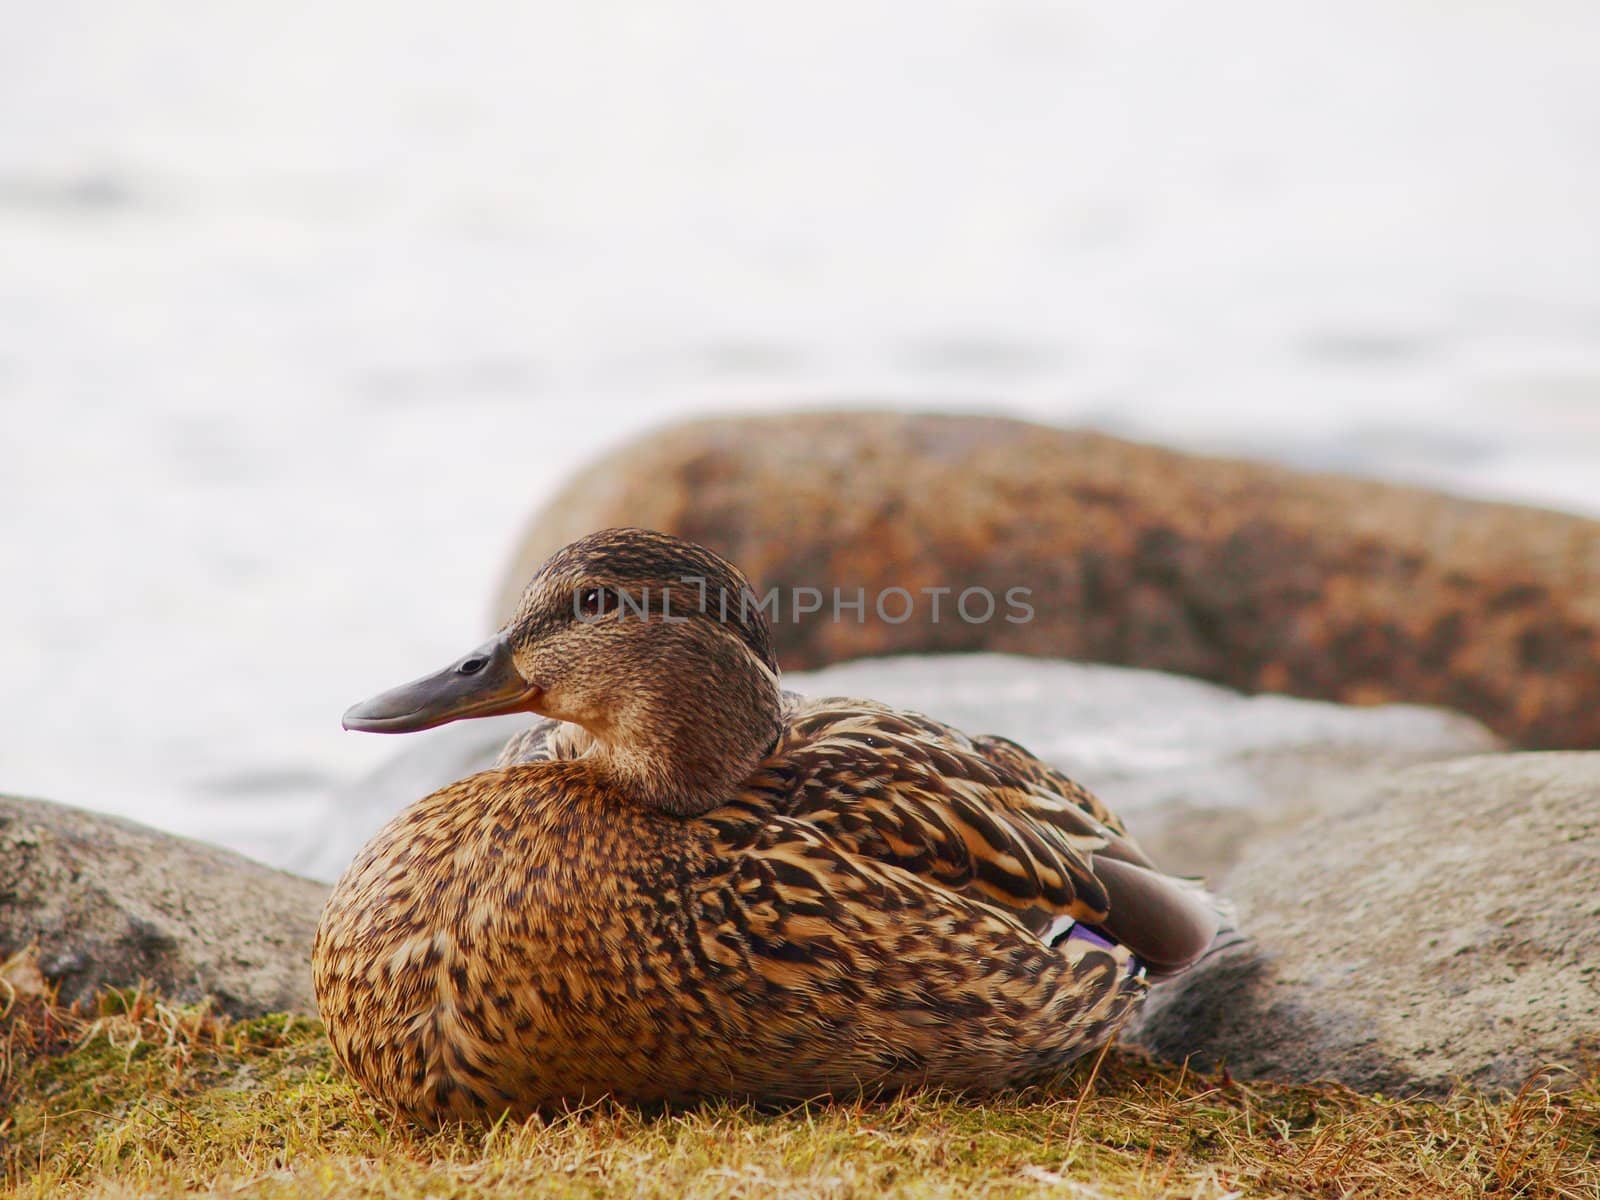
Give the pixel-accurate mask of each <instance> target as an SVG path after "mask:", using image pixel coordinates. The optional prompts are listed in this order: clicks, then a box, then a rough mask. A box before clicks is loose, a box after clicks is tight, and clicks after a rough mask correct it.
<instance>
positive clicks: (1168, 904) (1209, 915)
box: [1094, 855, 1244, 982]
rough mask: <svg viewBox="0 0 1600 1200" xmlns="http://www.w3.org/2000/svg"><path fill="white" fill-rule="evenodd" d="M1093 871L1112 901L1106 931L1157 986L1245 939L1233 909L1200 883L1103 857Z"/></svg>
mask: <svg viewBox="0 0 1600 1200" xmlns="http://www.w3.org/2000/svg"><path fill="white" fill-rule="evenodd" d="M1094 872H1095V876H1096V877H1097V878H1098V879H1099V880H1100V881H1101V882H1102V883H1103V884H1105V888H1106V893H1107V896H1108V897H1109V899H1110V902H1111V903H1110V913H1109V915H1108V916H1107V917H1106V920H1105V922H1104V924H1103V926H1102V927H1103V929H1104V931H1105V933H1106V934H1107V935H1109V936H1110V937H1111V938H1113V939H1114V940H1116V941H1118V942H1121V943H1122V944H1123V945H1124V946H1126V947H1128V949H1129V950H1131V951H1133V953H1134V954H1135V955H1136V956H1137V957H1138V958H1139V960H1140V961H1141V962H1143V963H1144V965H1145V967H1146V969H1147V972H1148V975H1149V978H1150V979H1151V981H1152V982H1158V981H1160V980H1162V979H1168V978H1170V977H1172V976H1174V975H1177V974H1180V973H1182V972H1183V971H1187V970H1188V969H1189V968H1190V967H1192V966H1194V965H1195V964H1196V963H1197V962H1199V961H1200V960H1201V959H1203V958H1205V957H1207V956H1208V955H1211V954H1214V953H1217V952H1218V951H1219V950H1221V949H1224V948H1225V947H1226V946H1231V945H1236V944H1237V943H1239V942H1241V941H1243V940H1244V935H1243V934H1242V933H1240V932H1239V927H1238V923H1237V921H1236V919H1235V916H1234V912H1233V907H1232V905H1230V904H1229V903H1228V902H1227V901H1225V900H1223V899H1221V898H1220V897H1217V896H1215V895H1213V894H1212V893H1211V892H1209V891H1207V890H1206V889H1205V887H1204V885H1202V884H1201V883H1200V882H1199V881H1197V880H1192V879H1180V878H1178V877H1176V876H1173V875H1163V874H1162V873H1160V872H1159V871H1153V870H1150V869H1148V868H1145V867H1141V866H1137V865H1135V864H1133V863H1129V862H1125V861H1122V860H1119V859H1114V858H1105V857H1101V856H1098V855H1097V856H1096V858H1095V863H1094Z"/></svg>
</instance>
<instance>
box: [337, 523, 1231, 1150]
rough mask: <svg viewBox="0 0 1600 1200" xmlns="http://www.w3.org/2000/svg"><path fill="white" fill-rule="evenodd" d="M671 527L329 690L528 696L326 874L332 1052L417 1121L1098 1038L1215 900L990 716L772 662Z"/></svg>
mask: <svg viewBox="0 0 1600 1200" xmlns="http://www.w3.org/2000/svg"><path fill="white" fill-rule="evenodd" d="M750 595H751V593H750V592H749V591H748V584H747V583H746V581H745V578H744V576H743V575H741V574H740V573H739V571H738V570H736V569H735V568H734V567H732V566H731V565H729V564H728V563H726V562H724V561H723V560H722V559H720V558H718V557H717V556H716V555H714V554H712V553H711V552H710V551H708V550H705V549H703V548H701V547H699V546H696V545H693V544H691V543H688V542H684V541H681V540H679V539H677V538H674V537H669V536H667V535H665V534H660V533H652V532H647V531H644V530H638V529H613V530H607V531H605V532H602V533H596V534H592V535H590V536H588V537H586V538H583V539H582V540H581V541H578V542H574V543H573V544H572V545H570V546H568V547H567V548H566V549H564V550H561V551H559V552H558V553H557V554H555V555H554V556H553V557H552V558H551V559H550V560H549V561H548V562H546V563H545V564H544V566H543V567H542V568H540V570H539V573H538V574H537V576H535V578H534V580H533V582H532V583H531V584H530V585H529V586H528V590H527V593H526V594H525V595H524V597H523V600H522V605H521V608H520V610H519V611H518V613H517V616H516V617H515V619H514V620H513V621H512V622H511V623H510V624H509V625H508V626H507V627H506V628H505V630H503V631H502V632H501V633H500V635H499V636H497V637H495V638H494V639H493V640H491V641H489V642H488V643H486V644H485V645H483V646H480V647H479V648H478V649H476V650H474V651H472V652H471V653H470V654H468V655H467V656H466V657H465V658H463V659H461V660H460V661H459V662H457V663H454V664H452V665H451V666H449V667H447V668H445V669H444V670H443V671H440V672H439V673H437V674H435V675H430V676H428V677H427V678H424V679H420V680H418V681H416V682H415V683H411V684H407V685H405V686H403V687H400V688H396V689H394V690H393V691H390V692H386V693H384V694H383V695H381V696H378V697H376V698H375V699H372V700H369V701H367V702H366V703H364V704H359V705H357V706H356V707H354V708H352V709H351V710H350V711H349V712H348V713H347V714H346V715H345V725H346V727H347V728H350V729H363V730H372V731H376V732H383V733H392V732H403V731H409V730H416V729H426V728H429V727H431V726H434V725H439V724H442V723H444V722H446V721H453V720H457V719H459V718H461V717H475V716H483V715H486V714H490V713H506V712H520V711H524V710H525V711H528V712H532V713H539V714H542V715H543V716H545V717H547V718H549V720H547V721H544V722H541V723H540V724H538V725H536V726H535V727H534V728H533V729H531V730H529V731H528V732H527V733H526V734H523V735H521V736H519V737H517V738H515V739H513V741H512V743H511V744H510V745H509V746H508V747H507V748H506V751H505V752H504V753H503V754H502V755H501V759H500V764H499V765H497V766H496V767H495V768H494V769H492V770H488V771H484V772H482V773H481V774H478V775H474V776H471V777H470V778H468V779H463V780H461V781H459V782H457V783H453V784H451V785H450V786H448V787H445V788H442V789H440V790H439V791H437V792H435V793H434V794H433V795H431V796H428V797H427V798H426V799H423V800H420V801H418V802H417V803H416V804H414V805H412V806H411V807H410V808H408V809H407V810H406V811H404V812H403V813H401V814H400V815H399V816H398V817H396V818H395V819H394V820H393V821H391V822H390V823H389V824H388V826H387V827H385V828H384V829H383V831H382V832H380V833H379V834H378V835H377V836H376V837H375V838H374V839H373V840H372V841H371V842H370V843H369V844H368V845H367V846H366V848H365V849H363V850H362V851H361V853H360V855H359V856H358V857H357V858H356V860H355V862H354V864H353V865H352V866H351V867H350V869H349V870H348V871H347V872H345V875H344V878H342V879H341V880H340V881H339V883H338V884H337V886H336V887H335V888H334V891H333V894H332V896H331V897H330V899H329V900H328V906H327V910H326V911H325V912H324V914H323V917H322V923H321V926H320V928H319V929H318V931H317V939H316V948H315V953H314V968H315V975H316V989H317V999H318V1003H319V1004H320V1006H321V1009H322V1014H323V1018H324V1020H325V1022H326V1024H327V1029H328V1034H329V1037H330V1038H331V1039H332V1042H333V1047H334V1051H335V1053H336V1054H337V1055H338V1057H339V1060H340V1061H341V1062H342V1063H343V1064H344V1066H345V1067H346V1069H348V1070H349V1072H350V1074H351V1075H353V1076H354V1077H355V1078H356V1080H357V1081H358V1082H359V1083H360V1084H361V1086H362V1087H364V1088H365V1089H366V1090H367V1091H368V1092H370V1093H371V1094H372V1095H373V1096H374V1097H375V1098H376V1099H378V1100H379V1101H380V1102H382V1103H383V1104H385V1105H386V1106H388V1107H389V1108H391V1109H392V1110H394V1111H396V1112H398V1113H400V1114H402V1115H404V1116H407V1117H410V1118H412V1119H414V1120H417V1121H420V1122H422V1123H424V1124H429V1125H433V1124H438V1123H439V1122H441V1121H453V1120H460V1119H466V1120H485V1119H493V1118H495V1117H497V1116H498V1115H500V1114H502V1113H507V1112H509V1113H511V1114H513V1115H514V1116H522V1115H525V1114H528V1113H531V1112H533V1111H535V1110H545V1109H552V1108H560V1107H563V1106H566V1105H570V1104H578V1103H582V1102H584V1101H587V1100H592V1099H595V1098H597V1097H600V1096H613V1097H616V1098H618V1099H623V1100H628V1101H635V1102H658V1101H688V1100H693V1099H696V1098H700V1097H708V1096H733V1097H744V1098H751V1099H756V1100H763V1101H795V1100H803V1099H807V1098H811V1097H817V1096H822V1095H828V1094H839V1093H848V1094H856V1093H860V1092H863V1091H866V1092H876V1091H882V1090H885V1089H896V1088H901V1087H905V1086H910V1085H917V1084H933V1085H942V1086H945V1087H949V1088H953V1089H981V1090H992V1089H994V1088H996V1087H999V1086H1005V1085H1010V1084H1016V1083H1021V1082H1026V1081H1028V1080H1030V1079H1034V1078H1038V1077H1041V1076H1045V1075H1048V1074H1050V1073H1053V1072H1055V1071H1056V1070H1058V1069H1059V1068H1060V1067H1062V1066H1063V1065H1064V1064H1066V1063H1068V1062H1070V1061H1071V1060H1072V1059H1074V1058H1076V1057H1077V1056H1079V1055H1081V1054H1083V1053H1084V1052H1085V1051H1087V1050H1090V1049H1092V1048H1094V1047H1095V1046H1097V1045H1099V1044H1101V1043H1102V1042H1104V1041H1105V1040H1106V1039H1107V1038H1108V1037H1109V1036H1110V1035H1111V1033H1112V1032H1113V1031H1114V1030H1115V1029H1116V1028H1117V1027H1118V1025H1119V1024H1120V1023H1121V1022H1122V1021H1123V1019H1124V1018H1125V1017H1126V1016H1128V1015H1129V1014H1130V1012H1131V1010H1132V1009H1133V1008H1134V1006H1135V1005H1136V1004H1137V1003H1138V1002H1139V1001H1140V999H1141V998H1142V997H1143V995H1144V992H1145V990H1146V987H1147V979H1148V978H1159V977H1161V976H1163V975H1166V974H1171V973H1173V972H1176V971H1181V970H1182V969H1184V968H1185V967H1186V966H1188V965H1190V964H1191V963H1193V962H1194V961H1196V960H1198V959H1199V958H1200V957H1201V956H1202V955H1203V954H1204V953H1205V951H1206V950H1207V948H1208V947H1209V946H1210V945H1211V943H1212V940H1213V937H1214V936H1215V935H1216V934H1217V932H1218V930H1219V926H1220V924H1221V921H1220V918H1219V915H1218V912H1217V910H1216V908H1215V907H1214V905H1213V903H1212V901H1211V899H1210V898H1209V897H1208V896H1206V894H1205V893H1203V892H1200V891H1198V889H1196V888H1195V887H1194V886H1193V885H1191V884H1188V883H1185V882H1184V881H1181V880H1176V879H1173V878H1171V877H1169V876H1166V875H1162V874H1159V873H1158V872H1157V871H1156V870H1155V869H1154V868H1153V866H1152V865H1151V863H1150V862H1149V860H1148V859H1146V858H1145V856H1144V855H1143V854H1142V853H1141V852H1140V851H1139V849H1138V848H1137V847H1136V846H1135V845H1134V844H1133V842H1132V841H1130V840H1129V838H1128V837H1127V835H1126V834H1125V833H1124V832H1123V829H1122V826H1121V824H1120V823H1119V822H1118V821H1117V819H1116V818H1115V817H1114V816H1112V815H1111V813H1109V812H1108V811H1107V810H1106V809H1105V808H1104V807H1103V806H1102V805H1101V804H1100V802H1099V801H1098V800H1096V799H1095V798H1094V797H1093V796H1091V795H1090V794H1089V793H1088V792H1086V791H1084V790H1083V789H1082V788H1081V787H1079V786H1078V785H1077V784H1075V783H1073V782H1072V781H1071V780H1069V779H1067V778H1066V777H1065V776H1063V775H1061V774H1060V773H1058V772H1056V771H1055V770H1053V769H1051V768H1050V767H1048V766H1046V765H1045V764H1044V763H1042V762H1040V761H1039V760H1038V759H1036V758H1034V757H1033V756H1032V755H1031V754H1029V753H1028V752H1027V751H1026V750H1024V749H1022V747H1020V746H1018V745H1016V744H1014V743H1012V742H1008V741H1005V740H1004V739H1001V738H989V737H980V738H969V737H967V736H965V735H963V734H961V733H959V732H957V731H956V730H954V729H951V728H949V727H947V726H944V725H941V724H939V723H938V722H936V721H931V720H928V719H927V718H925V717H921V716H917V715H914V714H911V713H905V712H896V711H894V710H891V709H889V708H886V707H884V706H882V705H878V704H873V703H870V702H867V701H860V700H837V699H833V700H808V699H804V698H802V697H798V696H795V695H792V694H787V693H785V692H783V691H781V690H780V688H779V685H778V668H777V663H776V661H775V660H774V657H773V652H772V644H771V634H770V631H769V629H768V626H767V622H766V618H765V613H764V612H763V611H762V609H761V608H760V607H759V606H758V605H755V604H751V603H746V602H742V601H745V600H746V599H747V598H748V597H749V596H750Z"/></svg>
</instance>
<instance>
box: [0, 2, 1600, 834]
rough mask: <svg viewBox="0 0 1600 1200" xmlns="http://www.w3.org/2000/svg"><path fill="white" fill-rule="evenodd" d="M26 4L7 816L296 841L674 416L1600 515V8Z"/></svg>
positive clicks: (2, 635) (8, 63)
mask: <svg viewBox="0 0 1600 1200" xmlns="http://www.w3.org/2000/svg"><path fill="white" fill-rule="evenodd" d="M445 12H446V10H444V9H441V8H439V7H438V6H436V5H425V4H421V3H414V2H389V3H385V4H382V5H379V4H376V3H368V2H351V3H347V4H343V5H335V6H321V5H319V6H313V5H310V4H308V3H304V2H300V3H287V4H286V3H274V4H270V5H269V4H265V3H260V4H249V5H247V4H236V5H235V4H230V5H213V6H204V7H202V6H188V5H171V6H165V5H160V4H156V3H133V4H129V5H121V6H108V5H99V4H87V3H57V4H53V5H34V6H13V8H12V9H11V10H9V11H8V13H7V19H6V25H7V35H6V38H5V39H4V41H3V43H0V412H3V416H4V421H3V423H0V428H3V430H4V437H5V444H4V446H3V456H0V462H3V463H4V471H5V474H4V485H3V493H0V494H3V496H4V502H3V504H0V548H3V553H4V558H3V560H0V561H3V567H0V569H3V576H0V585H3V586H0V667H3V669H4V673H5V678H6V679H7V681H8V685H9V686H8V687H7V688H6V689H5V691H4V693H3V695H0V715H3V717H4V721H5V729H6V733H5V736H4V738H3V739H0V787H4V788H5V789H7V790H11V791H22V792H31V793H35V794H41V795H47V796H50V797H52V798H55V799H61V800H68V801H72V802H76V803H81V804H85V805H89V806H92V807H97V808H104V809H108V810H113V811H120V812H128V813H132V814H135V815H137V816H139V817H140V818H142V819H144V820H147V821H150V822H152V823H155V824H158V825H164V826H168V827H172V828H178V829H182V830H185V831H189V832H198V833H202V834H205V835H207V836H213V837H216V838H219V839H220V840H223V841H226V842H228V843H229V844H232V845H235V846H239V847H241V848H244V849H246V850H248V851H250V852H253V853H256V854H258V855H261V856H264V857H267V858H269V859H270V858H274V857H277V856H279V855H280V854H281V852H282V849H283V847H284V846H286V845H288V844H289V843H291V842H292V841H293V835H294V831H295V829H296V827H297V826H298V825H300V824H301V823H303V822H304V821H305V820H306V819H307V814H308V813H309V812H310V811H311V810H312V809H313V808H314V807H315V806H316V805H317V804H318V803H319V802H320V799H321V796H322V794H323V790H324V789H325V788H326V786H327V785H328V784H329V783H330V782H332V781H335V780H338V779H343V778H348V777H350V776H352V775H354V774H355V773H357V772H359V771H360V770H362V769H364V768H365V767H367V766H369V765H370V764H371V763H372V762H373V761H375V759H376V758H377V757H378V756H381V755H382V754H384V753H386V752H387V751H389V750H391V749H392V744H386V743H385V742H384V741H383V740H382V739H377V738H359V737H357V736H355V735H343V734H342V733H341V732H340V730H339V728H338V714H339V712H340V711H341V710H342V708H343V707H344V706H345V704H346V703H348V702H349V701H350V700H353V699H355V698H358V697H360V696H362V695H365V694H366V693H368V692H370V691H372V690H374V689H375V688H377V687H379V686H383V685H386V684H388V683H391V682H394V681H396V680H398V679H401V678H406V677H409V676H410V675H412V674H415V673H417V672H418V671H420V670H422V669H424V668H427V667H431V666H433V665H435V664H436V663H438V662H442V661H444V660H445V659H447V658H448V657H450V656H451V655H453V654H455V653H457V652H459V651H460V650H461V649H462V648H463V647H465V646H468V645H470V644H472V643H473V642H474V641H476V640H477V638H478V637H479V636H480V635H481V633H482V632H483V625H484V620H485V610H486V605H487V597H488V595H489V591H490V585H491V582H492V581H493V579H494V577H495V574H496V571H497V569H498V567H499V564H500V561H501V559H502V556H503V555H504V553H505V551H506V549H507V547H508V545H509V543H510V541H511V539H512V537H513V536H514V533H515V530H516V528H517V525H518V523H519V522H520V520H521V519H522V518H523V516H524V515H525V514H526V512H527V511H528V510H529V508H530V507H531V506H532V505H533V503H534V502H535V501H537V500H538V499H539V498H540V497H541V496H542V495H544V494H545V493H547V492H548V491H549V490H550V489H551V488H552V487H554V486H555V485H556V484H557V483H558V482H559V481H560V479H561V477H562V476H563V474H564V473H565V472H566V471H567V470H568V469H570V468H571V467H572V466H574V465H575V464H577V463H578V462H580V461H581V460H583V459H585V458H587V457H589V456H590V455H591V454H592V453H593V452H594V451H595V450H596V449H598V448H599V447H601V446H603V445H605V444H607V443H609V442H612V441H614V440H616V439H617V438H619V437H622V436H625V435H627V434H629V433H632V432H634V431H636V430H638V429H639V428H641V427H643V426H644V425H645V424H647V423H649V422H652V421H656V420H659V419H663V418H665V417H668V416H671V415H676V414H682V413H687V412H690V411H696V410H702V409H707V408H714V409H734V408H765V407H775V406H778V405H780V404H786V403H793V402H817V401H827V402H833V403H836V402H838V399H839V398H840V397H848V398H853V399H860V400H863V401H872V402H877V403H899V404H917V405H936V406H940V407H958V406H959V407H965V406H969V405H971V404H972V403H974V402H979V403H985V404H990V405H1001V406H1003V407H1005V408H1008V409H1010V410H1011V411H1015V412H1019V413H1022V414H1026V415H1034V416H1040V417H1046V418H1049V419H1052V420H1057V421H1063V422H1068V421H1073V422H1083V423H1091V424H1095V425H1098V426H1100V427H1103V428H1107V429H1111V430H1114V431H1118V432H1124V433H1129V434H1133V435H1136V436H1143V437H1149V438H1155V439H1159V440H1162V441H1166V442H1170V443H1175V444H1182V445H1188V446H1194V447H1199V448H1204V449H1214V450H1227V451H1235V452H1246V453H1253V454H1259V455H1263V456H1269V457H1274V458H1278V459H1282V460H1286V461H1290V462H1294V463H1300V464H1309V465H1316V466H1327V467H1334V468H1339V469H1346V470H1354V471H1363V472H1371V473H1377V474H1382V475H1387V476H1392V477H1398V478H1405V479H1412V480H1420V481H1425V482H1431V483H1436V484H1440V485H1443V486H1447V487H1451V488H1454V489H1457V490H1461V491H1466V492H1470V493H1474V494H1481V495H1492V496H1502V497H1511V498H1517V499H1524V500H1528V501H1532V502H1537V503H1544V504H1550V505H1555V506H1559V507H1565V508H1570V509H1574V510H1578V511H1584V512H1591V513H1600V469H1597V468H1600V222H1597V219H1596V217H1595V214H1596V213H1597V212H1600V71H1597V70H1596V69H1595V64H1596V62H1597V61H1600V6H1596V5H1594V4H1593V3H1589V2H1587V0H1572V2H1568V3H1562V2H1557V0H1542V2H1535V3H1527V4H1522V5H1517V6H1509V5H1487V4H1482V5H1480V4H1454V5H1440V4H1431V3H1430V4H1424V3H1418V2H1415V0H1409V2H1397V3H1394V2H1392V3H1376V2H1373V0H1362V2H1359V3H1357V2H1346V3H1342V4H1334V3H1305V4H1272V3H1268V2H1266V0H1248V2H1244V0H1235V2H1233V3H1224V4H1220V5H1208V6H1204V7H1203V8H1202V7H1197V6H1192V5H1191V6H1185V5H1180V4H1176V3H1153V4H1147V5H1143V6H1139V7H1138V8H1137V9H1128V8H1127V6H1124V7H1109V8H1108V7H1106V6H1092V5H1089V4H1087V3H1053V4H1051V3H1024V2H1020V0H1000V2H997V0H987V2H981V3H980V2H978V0H973V2H970V3H937V4H930V3H911V2H910V0H877V2H865V3H863V2H861V0H855V2H852V3H848V4H845V3H834V2H828V3H818V4H812V5H807V6H804V7H802V8H796V9H789V10H782V11H779V10H775V9H771V8H770V7H751V6H740V5H733V4H727V3H714V2H712V0H682V2H680V3H677V4H673V5H650V4H645V3H642V2H632V3H624V2H622V0H598V2H596V3H591V4H586V5H559V6H558V5H547V4H526V5H511V4H505V5H491V4H483V3H463V4H458V5H454V6H451V7H450V8H449V10H448V16H446V15H445Z"/></svg>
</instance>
